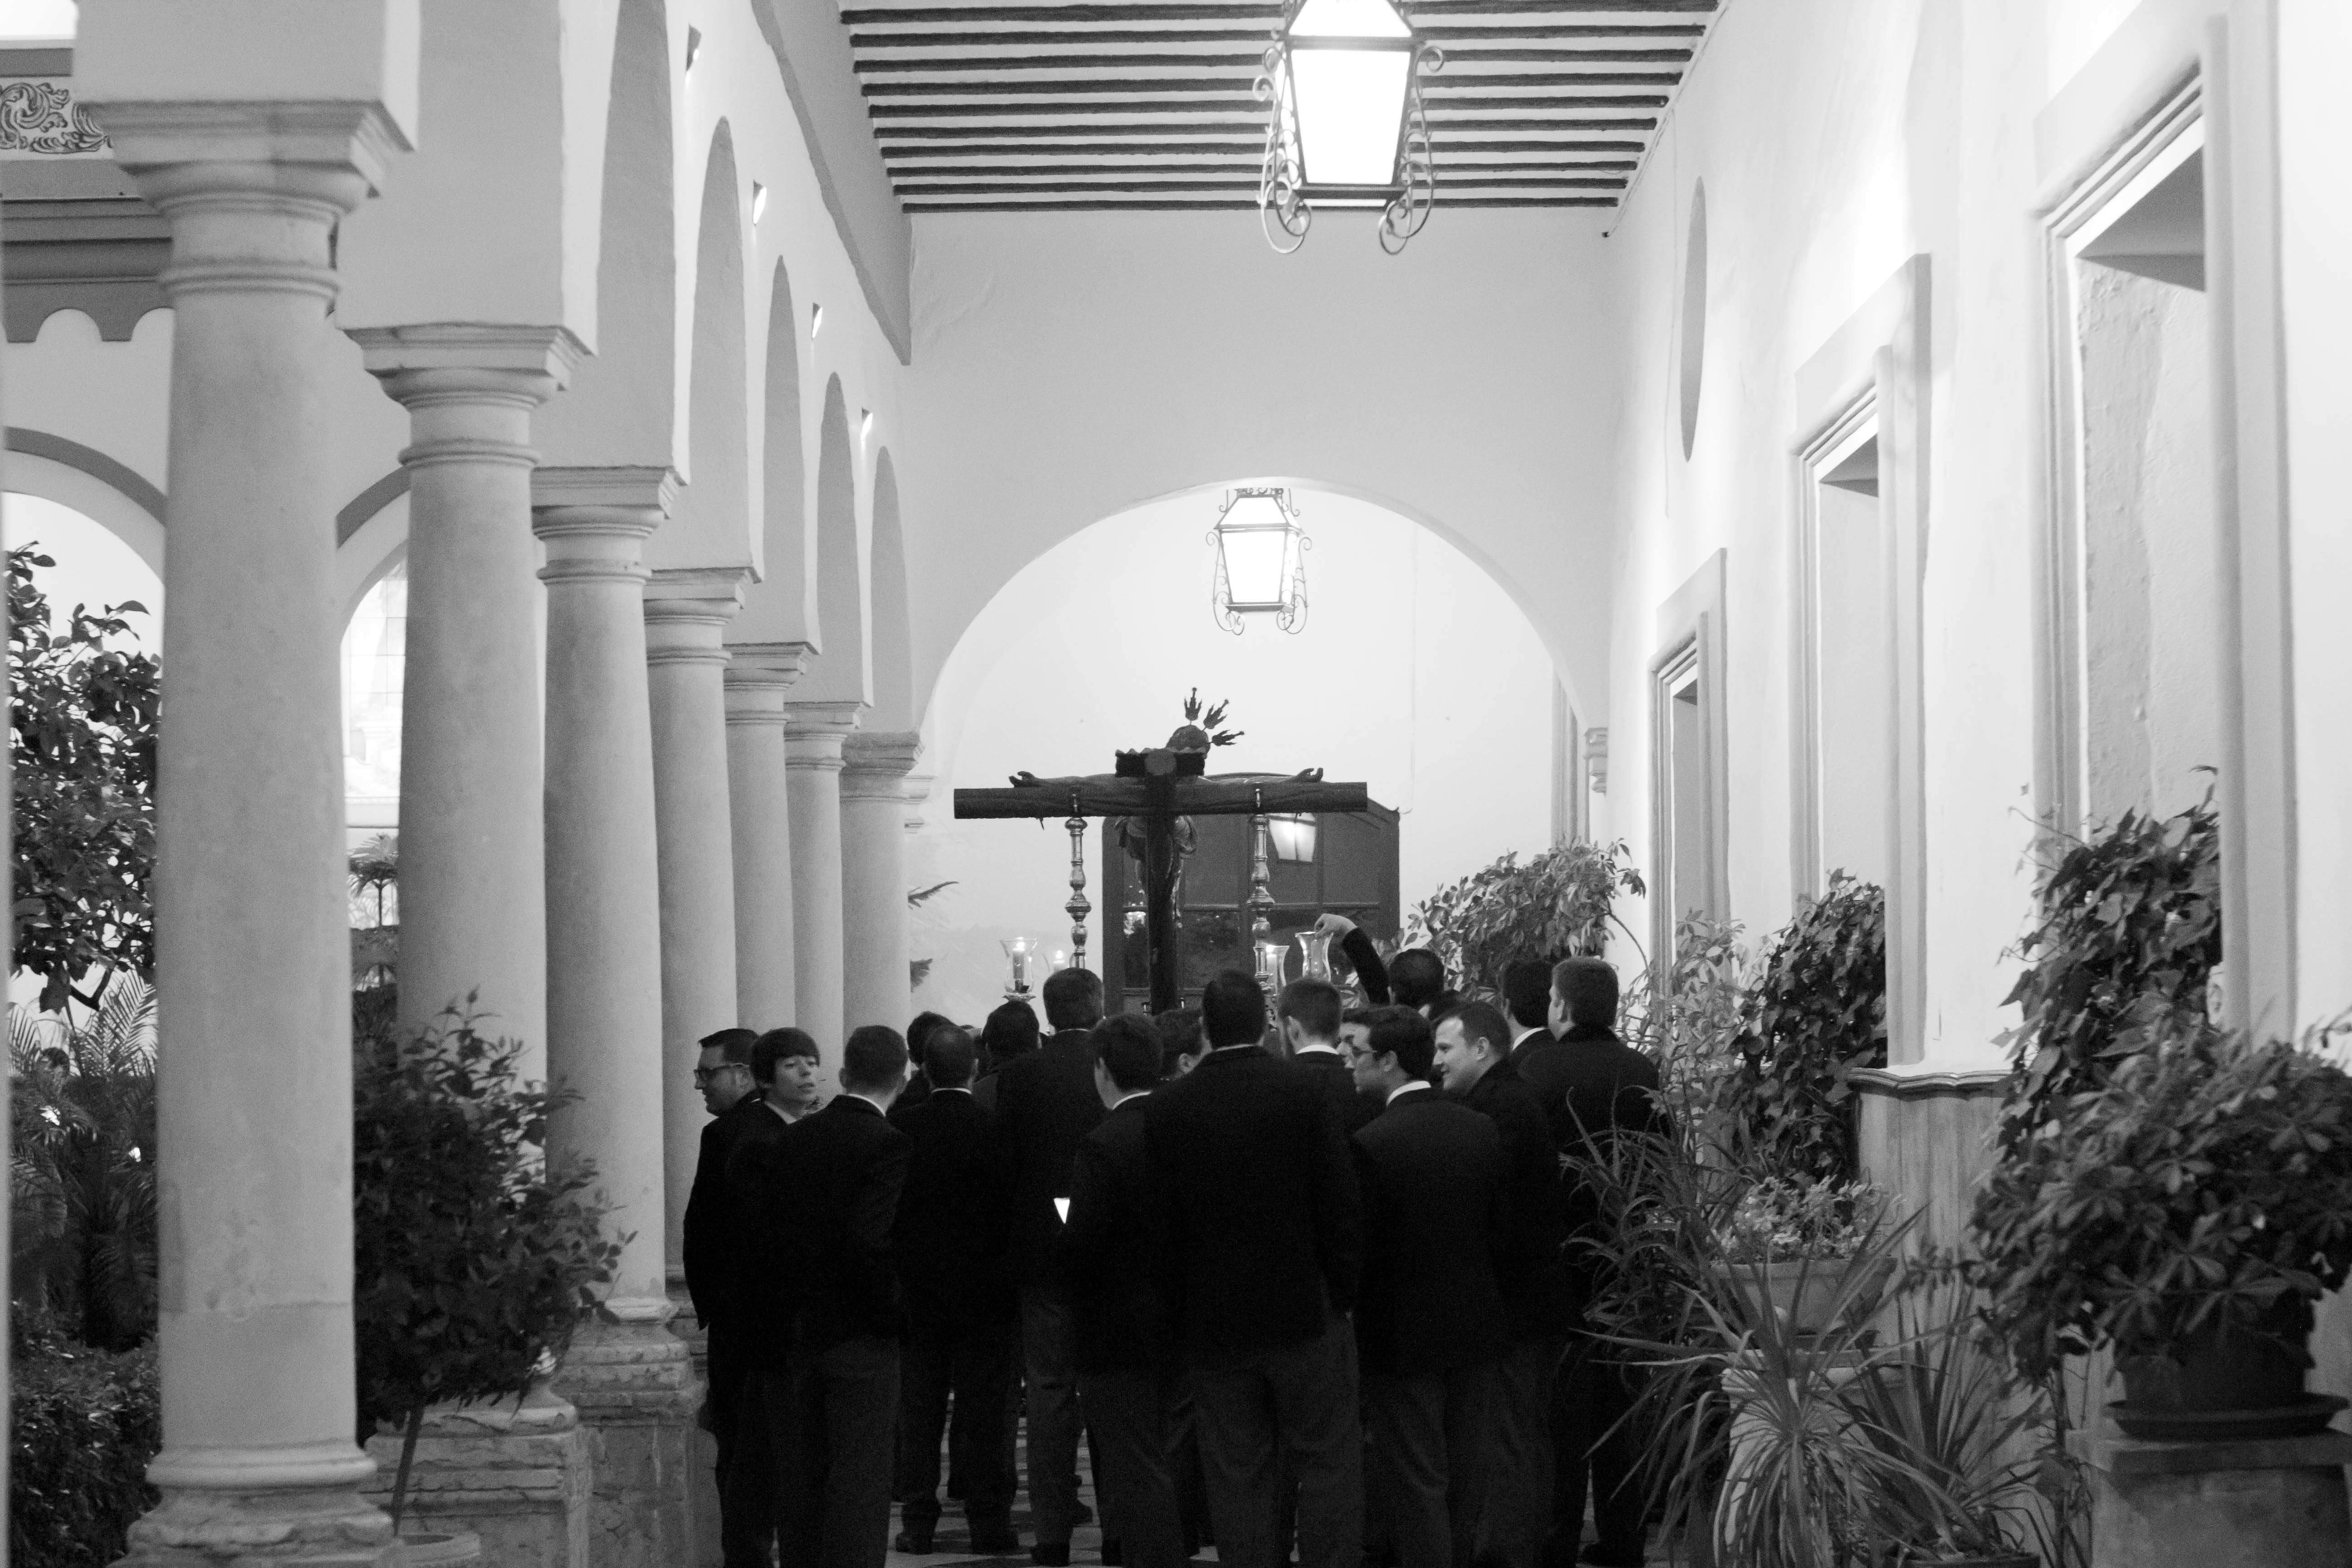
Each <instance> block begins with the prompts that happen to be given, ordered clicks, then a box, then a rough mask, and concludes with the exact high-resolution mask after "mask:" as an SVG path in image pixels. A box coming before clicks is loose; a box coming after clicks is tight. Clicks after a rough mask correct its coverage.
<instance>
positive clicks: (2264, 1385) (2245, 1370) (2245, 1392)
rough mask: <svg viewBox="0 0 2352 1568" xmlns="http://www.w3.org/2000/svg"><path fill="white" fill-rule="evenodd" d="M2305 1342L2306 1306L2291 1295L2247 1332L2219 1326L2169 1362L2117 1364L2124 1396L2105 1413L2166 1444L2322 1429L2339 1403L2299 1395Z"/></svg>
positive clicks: (2177, 1350) (2130, 1431) (2131, 1432)
mask: <svg viewBox="0 0 2352 1568" xmlns="http://www.w3.org/2000/svg"><path fill="white" fill-rule="evenodd" d="M2310 1338H2311V1305H2310V1303H2309V1302H2307V1301H2305V1300H2303V1299H2302V1298H2300V1297H2292V1298H2289V1299H2287V1300H2283V1301H2281V1302H2280V1303H2279V1305H2278V1307H2276V1308H2275V1309H2273V1310H2272V1311H2271V1312H2270V1313H2269V1314H2268V1315H2266V1316H2265V1317H2264V1318H2263V1319H2262V1320H2260V1321H2257V1322H2256V1323H2255V1324H2253V1325H2252V1327H2248V1326H2245V1325H2242V1324H2232V1323H2229V1322H2226V1321H2224V1322H2221V1323H2217V1324H2215V1325H2213V1326H2212V1327H2210V1328H2209V1329H2207V1330H2205V1331H2202V1332H2200V1333H2199V1334H2198V1335H2196V1336H2195V1337H2194V1338H2192V1339H2189V1340H2184V1341H2182V1342H2180V1343H2179V1345H2178V1346H2176V1347H2174V1350H2173V1353H2172V1354H2171V1355H2170V1356H2169V1357H2165V1356H2147V1357H2142V1358H2137V1359H2135V1360H2131V1361H2126V1362H2119V1363H2117V1366H2118V1370H2120V1371H2121V1372H2122V1373H2123V1376H2124V1397H2123V1399H2122V1400H2121V1401H2120V1402H2118V1403H2116V1404H2113V1405H2108V1406H2107V1409H2108V1411H2109V1413H2110V1414H2112V1415H2114V1417H2115V1421H2116V1426H2120V1427H2121V1428H2123V1432H2124V1435H2125V1436H2127V1437H2143V1438H2152V1439H2156V1440H2158V1441H2166V1442H2195V1441H2212V1440H2219V1439H2222V1438H2245V1437H2294V1436H2304V1435H2305V1434H2308V1433H2313V1432H2320V1431H2325V1430H2326V1426H2327V1424H2328V1421H2329V1420H2330V1419H2331V1418H2332V1417H2333V1416H2334V1415H2335V1414H2336V1412H2337V1411H2338V1410H2341V1409H2343V1408H2344V1405H2345V1402H2344V1401H2343V1400H2341V1399H2338V1398H2336V1397H2335V1396H2334V1395H2332V1394H2306V1393H2305V1391H2304V1386H2303V1377H2304V1373H2305V1370H2306V1369H2308V1368H2309V1367H2310V1365H2311V1356H2310V1353H2309V1352H2308V1351H2306V1350H2305V1342H2306V1341H2308V1340H2309V1339H2310Z"/></svg>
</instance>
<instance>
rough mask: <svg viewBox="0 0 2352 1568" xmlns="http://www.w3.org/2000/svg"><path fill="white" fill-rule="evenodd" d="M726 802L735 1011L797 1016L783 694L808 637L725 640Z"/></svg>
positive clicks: (777, 1023)
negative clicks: (731, 844)
mask: <svg viewBox="0 0 2352 1568" xmlns="http://www.w3.org/2000/svg"><path fill="white" fill-rule="evenodd" d="M728 653H729V655H730V663H729V665H728V666H727V805H728V811H729V814H730V817H731V819H732V821H733V824H734V839H735V1013H736V1016H737V1018H738V1019H740V1021H741V1023H742V1026H743V1027H745V1028H747V1029H761V1030H766V1029H773V1028H778V1027H781V1026H783V1025H785V1024H789V1023H791V1022H793V1012H794V1008H793V998H794V995H795V991H794V986H793V964H794V959H793V829H792V820H791V813H792V806H791V803H790V795H791V790H790V786H789V785H788V784H786V782H785V777H786V774H785V765H784V693H786V692H787V691H789V690H791V689H792V688H793V682H795V681H797V680H799V679H800V678H801V672H802V671H803V669H805V668H808V645H807V644H806V643H737V644H734V645H732V646H731V647H729V649H728Z"/></svg>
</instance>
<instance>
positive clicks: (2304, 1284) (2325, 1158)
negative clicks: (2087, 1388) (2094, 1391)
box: [1970, 1016, 2352, 1377]
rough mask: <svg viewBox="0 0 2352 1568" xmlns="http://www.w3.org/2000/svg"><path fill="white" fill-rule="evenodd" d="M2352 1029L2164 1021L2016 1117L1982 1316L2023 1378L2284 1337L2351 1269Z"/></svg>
mask: <svg viewBox="0 0 2352 1568" xmlns="http://www.w3.org/2000/svg"><path fill="white" fill-rule="evenodd" d="M2347 1036H2352V1028H2347V1026H2345V1025H2343V1024H2340V1023H2339V1024H2338V1025H2336V1026H2332V1027H2330V1028H2326V1029H2323V1030H2320V1031H2316V1032H2315V1035H2314V1036H2313V1037H2311V1038H2310V1039H2309V1040H2308V1041H2306V1042H2305V1043H2304V1044H2302V1045H2298V1044H2296V1043H2294V1042H2293V1041H2284V1040H2273V1041H2267V1042H2261V1043H2257V1042H2254V1041H2252V1040H2250V1039H2248V1038H2247V1037H2245V1036H2244V1035H2242V1034H2240V1033H2235V1032H2226V1031H2223V1030H2220V1029H2217V1028H2215V1027H2214V1026H2211V1025H2210V1024H2208V1023H2206V1022H2205V1021H2204V1020H2202V1019H2199V1018H2190V1017H2187V1016H2171V1017H2167V1018H2163V1019H2160V1020H2158V1022H2156V1023H2155V1024H2154V1025H2152V1026H2149V1027H2148V1028H2147V1030H2146V1031H2145V1032H2144V1034H2143V1037H2142V1038H2141V1039H2140V1040H2139V1042H2138V1044H2137V1048H2136V1049H2135V1050H2134V1051H2133V1053H2132V1054H2131V1055H2130V1056H2129V1057H2127V1058H2124V1059H2122V1060H2119V1061H2117V1062H2116V1063H2115V1064H2114V1066H2113V1070H2112V1071H2111V1072H2110V1073H2109V1074H2108V1076H2107V1077H2106V1079H2105V1081H2104V1082H2101V1083H2098V1084H2095V1086H2093V1087H2090V1088H2086V1089H2079V1090H2077V1091H2075V1092H2073V1093H2070V1094H2065V1095H2063V1096H2060V1097H2056V1098H2054V1099H2053V1101H2052V1103H2051V1104H2050V1106H2049V1113H2048V1114H2047V1115H2046V1116H2043V1117H2042V1118H2040V1119H2039V1120H2037V1121H2034V1122H2032V1124H2030V1125H2025V1126H2021V1127H2018V1128H2015V1129H2013V1130H2012V1131H2014V1133H2015V1140H2014V1144H2013V1146H2012V1147H2011V1149H2010V1150H2008V1151H2007V1152H2004V1154H2003V1156H2002V1158H2001V1159H2000V1161H1999V1163H1996V1165H1995V1166H1994V1168H1993V1170H1992V1171H1991V1173H1990V1174H1989V1176H1988V1177H1987V1180H1986V1183H1985V1185H1984V1186H1983V1187H1982V1188H1981V1189H1980V1190H1979V1193H1978V1195H1977V1199H1976V1204H1975V1208H1974V1212H1973V1215H1972V1217H1971V1221H1970V1239H1971V1242H1972V1244H1973V1247H1974V1249H1975V1251H1976V1253H1977V1257H1978V1259H1979V1261H1978V1262H1977V1263H1975V1264H1974V1265H1973V1272H1974V1275H1975V1279H1974V1282H1975V1283H1976V1284H1977V1285H1979V1287H1980V1288H1981V1289H1983V1290H1984V1291H1985V1293H1986V1298H1985V1299H1986V1305H1985V1317H1986V1321H1987V1323H1988V1325H1989V1326H1990V1328H1991V1329H1992V1330H1993V1331H1994V1332H1995V1333H1996V1335H1997V1336H1998V1337H1999V1338H2000V1341H2001V1342H2004V1343H2005V1344H2006V1345H2007V1346H2008V1347H2009V1350H2010V1352H2011V1355H2012V1356H2014V1358H2015V1359H2016V1361H2017V1363H2018V1366H2019V1369H2020V1370H2021V1372H2023V1373H2026V1374H2027V1375H2028V1376H2030V1377H2040V1376H2044V1375H2046V1374H2048V1373H2050V1372H2052V1371H2053V1369H2054V1368H2056V1367H2057V1365H2058V1364H2059V1363H2060V1362H2061V1360H2062V1358H2063V1357H2065V1356H2068V1355H2080V1354H2084V1353H2085V1352H2089V1351H2091V1350H2094V1349H2096V1348H2099V1347H2102V1346H2105V1347H2107V1348H2110V1349H2112V1350H2113V1351H2114V1352H2115V1353H2116V1356H2117V1357H2118V1358H2119V1359H2123V1360H2133V1359H2139V1358H2146V1357H2156V1356H2168V1355H2170V1354H2171V1353H2172V1352H2173V1351H2174V1350H2175V1349H2176V1348H2177V1347H2178V1346H2179V1345H2180V1344H2182V1343H2183V1342H2186V1341H2188V1340H2189V1339H2191V1338H2193V1337H2195V1336H2198V1335H2200V1334H2201V1333H2203V1332H2205V1331H2208V1330H2211V1329H2214V1328H2217V1327H2221V1326H2227V1327H2231V1328H2235V1329H2239V1330H2245V1331H2256V1332H2261V1331H2275V1329H2276V1328H2277V1326H2278V1325H2279V1322H2280V1316H2279V1315H2280V1314H2281V1312H2282V1310H2284V1314H2285V1315H2286V1316H2288V1317H2290V1318H2292V1317H2296V1316H2301V1317H2302V1318H2303V1321H2305V1323H2307V1322H2308V1321H2309V1320H2308V1317H2307V1310H2308V1307H2309V1304H2310V1303H2313V1302H2315V1301H2317V1300H2319V1298H2320V1297H2321V1296H2322V1295H2324V1294H2326V1292H2328V1291H2330V1290H2333V1289H2336V1288H2337V1287H2338V1286H2340V1285H2342V1284H2343V1283H2344V1279H2345V1276H2346V1273H2347V1269H2352V1077H2347V1074H2346V1073H2345V1072H2344V1070H2343V1069H2342V1068H2339V1067H2337V1066H2336V1064H2335V1063H2334V1062H2333V1061H2330V1060H2329V1059H2327V1057H2326V1055H2323V1054H2322V1052H2323V1050H2326V1049H2328V1048H2330V1047H2341V1046H2342V1045H2343V1044H2344V1043H2345V1042H2346V1039H2347Z"/></svg>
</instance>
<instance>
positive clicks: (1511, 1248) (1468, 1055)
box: [1436, 1002, 1570, 1568]
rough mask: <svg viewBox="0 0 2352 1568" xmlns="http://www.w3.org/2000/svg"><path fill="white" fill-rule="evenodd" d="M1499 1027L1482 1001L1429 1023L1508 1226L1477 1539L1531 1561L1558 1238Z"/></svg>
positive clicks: (1544, 1523) (1547, 1420)
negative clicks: (1503, 1345) (1500, 1352)
mask: <svg viewBox="0 0 2352 1568" xmlns="http://www.w3.org/2000/svg"><path fill="white" fill-rule="evenodd" d="M1436 1059H1437V1064H1438V1066H1439V1067H1440V1068H1442V1069H1443V1070H1444V1074H1445V1091H1446V1092H1447V1093H1448V1094H1450V1095H1452V1096H1454V1098H1455V1099H1456V1100H1460V1101H1461V1102H1462V1103H1463V1104H1464V1105H1465V1106H1466V1107H1467V1108H1469V1109H1470V1110H1475V1111H1477V1112H1479V1113H1481V1114H1483V1115H1485V1116H1486V1118H1487V1119H1488V1120H1489V1121H1492V1122H1493V1123H1494V1124H1495V1131H1496V1136H1497V1137H1498V1138H1499V1139H1500V1141H1501V1146H1502V1161H1503V1182H1504V1186H1505V1190H1506V1191H1507V1194H1508V1196H1509V1200H1510V1216H1511V1224H1510V1234H1509V1237H1508V1238H1507V1247H1506V1250H1505V1252H1504V1255H1503V1260H1502V1265H1501V1268H1502V1280H1503V1305H1504V1310H1505V1315H1506V1319H1507V1330H1508V1333H1507V1349H1506V1353H1505V1355H1504V1357H1503V1360H1502V1364H1501V1366H1500V1368H1499V1369H1498V1374H1497V1380H1496V1400H1495V1423H1494V1437H1495V1444H1494V1456H1493V1457H1494V1486H1493V1490H1492V1493H1491V1495H1490V1496H1489V1498H1488V1502H1487V1510H1486V1528H1485V1530H1484V1531H1483V1532H1482V1535H1481V1539H1480V1545H1481V1548H1482V1550H1483V1554H1484V1555H1485V1556H1486V1558H1487V1559H1488V1560H1490V1561H1494V1562H1497V1563H1507V1564H1509V1565H1510V1568H1536V1562H1537V1559H1538V1556H1539V1554H1540V1553H1541V1552H1542V1550H1543V1542H1544V1538H1545V1535H1546V1534H1547V1532H1548V1530H1549V1525H1550V1522H1551V1503H1552V1492H1553V1483H1552V1464H1553V1456H1552V1441H1551V1409H1552V1394H1553V1379H1554V1377H1555V1376H1556V1375H1557V1373H1558V1372H1559V1358H1560V1352H1561V1351H1562V1350H1563V1349H1565V1348H1566V1343H1567V1335H1568V1323H1569V1316H1570V1300H1569V1292H1568V1274H1567V1269H1566V1266H1565V1264H1564V1262H1563V1261H1562V1259H1561V1257H1560V1248H1561V1247H1562V1246H1563V1245H1564V1244H1565V1242H1566V1240H1567V1237H1568V1226H1567V1215H1566V1211H1565V1209H1564V1208H1563V1206H1562V1204H1561V1198H1560V1184H1559V1153H1558V1152H1557V1151H1556V1150H1555V1149H1554V1148H1553V1146H1552V1141H1551V1128H1550V1125H1549V1123H1548V1122H1547V1121H1545V1120H1544V1114H1543V1111H1542V1110H1539V1109H1538V1107H1537V1105H1536V1102H1535V1099H1534V1097H1533V1096H1531V1095H1529V1094H1528V1089H1527V1085H1526V1084H1524V1083H1522V1082H1521V1081H1520V1079H1519V1074H1518V1069H1517V1068H1516V1067H1514V1066H1513V1065H1512V1063H1511V1058H1510V1026H1509V1025H1507V1024H1506V1023H1505V1022H1504V1021H1503V1016H1502V1014H1500V1013H1499V1012H1496V1010H1495V1008H1494V1007H1493V1006H1492V1005H1489V1004H1487V1003H1485V1002H1466V1003H1464V1004H1463V1005H1461V1006H1459V1007H1456V1008H1454V1010H1453V1011H1452V1012H1450V1013H1447V1014H1446V1015H1445V1016H1444V1017H1442V1018H1440V1019H1439V1020H1438V1022H1437V1031H1436Z"/></svg>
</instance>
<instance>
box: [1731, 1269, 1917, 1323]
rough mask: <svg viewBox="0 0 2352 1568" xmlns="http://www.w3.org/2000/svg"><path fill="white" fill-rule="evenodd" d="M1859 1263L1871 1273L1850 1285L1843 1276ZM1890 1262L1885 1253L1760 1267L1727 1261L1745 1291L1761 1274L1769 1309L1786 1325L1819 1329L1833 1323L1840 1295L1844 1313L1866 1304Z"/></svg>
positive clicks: (1752, 1287)
mask: <svg viewBox="0 0 2352 1568" xmlns="http://www.w3.org/2000/svg"><path fill="white" fill-rule="evenodd" d="M1856 1268H1867V1269H1868V1270H1870V1271H1871V1275H1872V1276H1873V1277H1871V1278H1868V1279H1861V1280H1858V1281H1856V1283H1855V1286H1854V1288H1853V1289H1852V1290H1849V1289H1848V1287H1847V1279H1848V1277H1849V1276H1850V1275H1852V1274H1853V1272H1854V1270H1855V1269H1856ZM1894 1268H1895V1264H1894V1260H1893V1259H1891V1258H1878V1259H1876V1260H1874V1261H1873V1262H1871V1263H1868V1264H1860V1263H1857V1262H1856V1261H1855V1260H1854V1259H1853V1258H1792V1259H1790V1260H1788V1261H1786V1262H1781V1263H1767V1264H1764V1265H1762V1266H1761V1267H1760V1268H1759V1266H1758V1265H1756V1264H1753V1263H1734V1264H1731V1265H1729V1266H1728V1272H1729V1273H1730V1274H1731V1275H1732V1276H1733V1278H1734V1279H1736V1280H1737V1282H1738V1288H1739V1290H1740V1292H1741V1294H1743V1295H1748V1294H1752V1293H1753V1292H1754V1291H1755V1289H1756V1286H1757V1283H1758V1276H1759V1274H1760V1275H1761V1276H1762V1284H1763V1287H1764V1294H1765V1296H1766V1297H1767V1298H1768V1300H1769V1302H1770V1304H1771V1307H1772V1310H1774V1311H1775V1312H1776V1313H1778V1314H1779V1315H1780V1318H1781V1319H1782V1320H1783V1321H1785V1322H1787V1324H1788V1325H1789V1330H1790V1332H1791V1333H1795V1334H1801V1335H1820V1334H1824V1333H1827V1332H1828V1331H1830V1330H1831V1329H1832V1328H1835V1327H1836V1326H1837V1323H1836V1321H1835V1320H1836V1318H1837V1316H1838V1304H1839V1302H1840V1301H1843V1302H1844V1303H1845V1310H1846V1311H1847V1312H1848V1313H1853V1312H1854V1311H1856V1310H1867V1309H1868V1308H1869V1307H1870V1305H1871V1304H1872V1302H1873V1301H1874V1300H1875V1298H1876V1297H1877V1295H1878V1293H1879V1290H1880V1289H1881V1288H1882V1287H1883V1286H1884V1285H1885V1280H1886V1277H1887V1276H1888V1275H1889V1274H1891V1273H1892V1272H1894Z"/></svg>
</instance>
